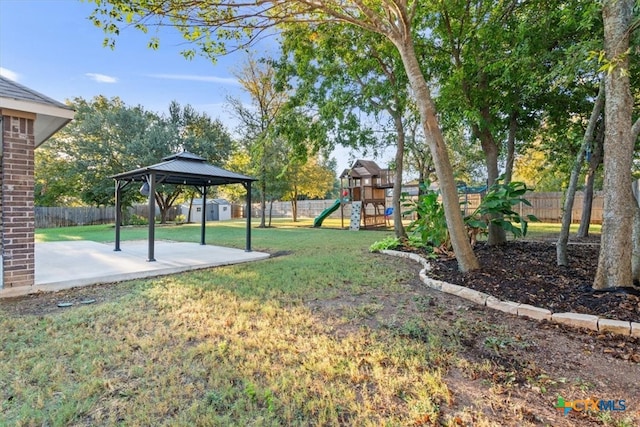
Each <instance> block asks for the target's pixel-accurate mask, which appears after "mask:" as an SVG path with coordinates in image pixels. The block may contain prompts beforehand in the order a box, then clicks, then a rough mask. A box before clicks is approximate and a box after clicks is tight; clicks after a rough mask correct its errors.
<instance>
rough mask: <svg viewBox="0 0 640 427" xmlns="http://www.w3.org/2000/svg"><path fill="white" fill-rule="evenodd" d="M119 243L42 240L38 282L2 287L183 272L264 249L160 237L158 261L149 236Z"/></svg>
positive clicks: (254, 256) (2, 293) (28, 289)
mask: <svg viewBox="0 0 640 427" xmlns="http://www.w3.org/2000/svg"><path fill="white" fill-rule="evenodd" d="M120 248H121V249H122V250H121V251H119V252H115V251H114V250H113V243H109V244H103V243H96V242H90V241H86V240H83V241H72V242H49V243H36V254H35V255H36V274H35V276H36V277H35V285H34V286H24V287H16V288H4V289H0V297H12V296H19V295H26V294H30V293H34V292H41V291H57V290H60V289H68V288H73V287H77V286H86V285H93V284H96V283H112V282H120V281H124V280H131V279H139V278H144V277H153V276H162V275H166V274H173V273H178V272H181V271H188V270H195V269H201V268H207V267H216V266H221V265H229V264H238V263H242V262H249V261H257V260H261V259H265V258H268V257H269V254H267V253H263V252H245V251H244V250H242V249H233V248H224V247H221V246H210V245H204V246H203V245H200V244H198V243H185V242H167V241H156V242H155V250H154V255H155V258H156V261H154V262H148V261H147V250H148V246H147V241H124V242H122V243H121V245H120Z"/></svg>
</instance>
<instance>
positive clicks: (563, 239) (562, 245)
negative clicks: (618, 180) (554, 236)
mask: <svg viewBox="0 0 640 427" xmlns="http://www.w3.org/2000/svg"><path fill="white" fill-rule="evenodd" d="M604 90H605V87H604V80H601V81H600V89H598V96H597V98H596V102H595V103H594V104H593V109H592V110H591V117H589V124H588V125H587V129H586V130H585V132H584V138H583V139H582V145H581V146H580V151H579V152H578V156H577V157H576V160H575V162H574V163H573V168H572V169H571V176H570V177H569V186H568V187H567V192H566V194H565V198H564V206H563V208H562V225H561V226H560V235H559V236H558V243H557V244H556V262H557V263H558V265H569V258H568V256H567V244H568V243H569V228H570V227H571V211H572V210H573V202H574V200H575V197H576V189H577V187H578V177H579V176H580V171H581V170H582V162H583V161H584V155H585V153H586V152H587V147H588V146H589V145H591V143H592V141H593V134H594V132H595V128H596V123H598V117H599V116H600V113H601V111H602V107H604V99H605V94H604Z"/></svg>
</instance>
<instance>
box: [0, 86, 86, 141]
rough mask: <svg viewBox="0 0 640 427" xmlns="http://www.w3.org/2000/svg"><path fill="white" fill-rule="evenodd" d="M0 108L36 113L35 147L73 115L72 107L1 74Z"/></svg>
mask: <svg viewBox="0 0 640 427" xmlns="http://www.w3.org/2000/svg"><path fill="white" fill-rule="evenodd" d="M0 108H3V109H4V108H6V109H8V110H16V111H23V112H26V113H33V114H35V115H36V120H35V123H34V126H33V128H34V131H33V133H34V139H35V145H36V147H37V146H38V145H40V144H42V143H43V142H44V141H46V140H47V139H49V137H51V135H53V134H54V133H56V132H57V131H58V130H60V129H61V128H62V127H63V126H64V125H66V124H67V123H69V122H70V121H71V119H73V115H74V110H73V108H71V107H69V106H67V105H64V104H63V103H61V102H58V101H56V100H54V99H51V98H49V97H48V96H46V95H43V94H41V93H40V92H36V91H35V90H33V89H29V88H28V87H26V86H23V85H21V84H20V83H16V82H14V81H13V80H10V79H8V78H6V77H3V76H0Z"/></svg>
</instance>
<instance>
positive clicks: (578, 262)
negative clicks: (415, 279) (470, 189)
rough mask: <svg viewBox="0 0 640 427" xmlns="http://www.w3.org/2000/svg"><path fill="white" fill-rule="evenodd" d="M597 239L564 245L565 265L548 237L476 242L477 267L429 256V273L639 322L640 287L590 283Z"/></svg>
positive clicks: (507, 296)
mask: <svg viewBox="0 0 640 427" xmlns="http://www.w3.org/2000/svg"><path fill="white" fill-rule="evenodd" d="M598 252H599V245H598V244H592V243H577V244H571V245H570V246H569V264H570V265H569V266H568V267H560V266H558V265H556V247H555V244H554V243H553V242H527V241H512V242H508V243H506V244H504V245H499V246H487V245H485V244H478V245H476V248H475V253H476V255H477V257H478V260H479V261H480V264H481V265H482V268H481V269H480V270H476V271H472V272H468V273H460V272H459V271H458V265H457V262H456V261H455V259H449V258H439V259H438V260H435V261H433V262H432V264H433V266H434V268H433V270H432V271H431V273H430V276H431V277H433V278H435V279H439V280H443V281H446V282H449V283H453V284H456V285H461V286H466V287H468V288H471V289H475V290H477V291H480V292H485V293H487V294H490V295H493V296H494V297H496V298H498V299H500V300H503V301H514V302H518V303H522V304H530V305H533V306H536V307H540V308H546V309H549V310H551V311H552V312H553V313H563V312H574V313H584V314H594V315H598V316H601V317H604V318H609V319H618V320H625V321H633V322H640V290H639V289H637V288H618V289H615V290H612V291H606V292H598V291H594V290H593V289H592V288H591V285H592V283H593V278H594V276H595V272H596V268H597V264H598Z"/></svg>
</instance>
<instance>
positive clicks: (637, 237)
mask: <svg viewBox="0 0 640 427" xmlns="http://www.w3.org/2000/svg"><path fill="white" fill-rule="evenodd" d="M639 181H640V180H635V181H634V183H633V196H634V198H633V205H634V210H635V215H634V217H633V249H632V254H631V275H632V277H633V284H634V285H636V286H640V191H639V190H640V188H638V185H639Z"/></svg>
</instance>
